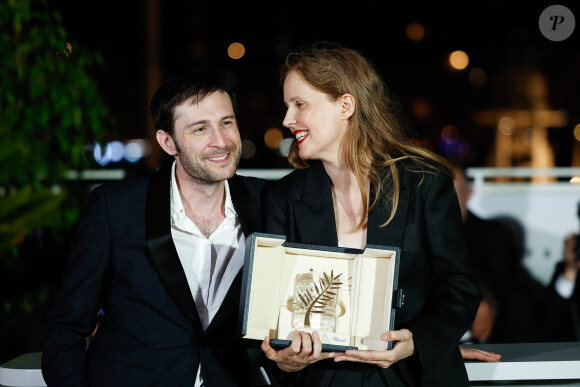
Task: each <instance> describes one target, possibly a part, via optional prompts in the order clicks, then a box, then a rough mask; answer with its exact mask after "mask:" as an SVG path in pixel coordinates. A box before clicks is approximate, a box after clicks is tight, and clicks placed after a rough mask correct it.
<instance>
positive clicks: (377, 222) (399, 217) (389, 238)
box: [367, 171, 410, 247]
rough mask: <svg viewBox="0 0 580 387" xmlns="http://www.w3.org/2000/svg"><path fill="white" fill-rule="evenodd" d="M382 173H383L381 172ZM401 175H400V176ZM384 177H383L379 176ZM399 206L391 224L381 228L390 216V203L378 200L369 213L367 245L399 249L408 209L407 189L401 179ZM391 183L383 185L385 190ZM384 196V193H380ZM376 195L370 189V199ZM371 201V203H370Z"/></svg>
mask: <svg viewBox="0 0 580 387" xmlns="http://www.w3.org/2000/svg"><path fill="white" fill-rule="evenodd" d="M382 172H383V173H384V171H382ZM400 175H401V174H400ZM381 177H384V176H381ZM400 183H401V185H400V191H399V204H398V207H397V212H396V214H395V217H394V218H393V220H391V222H390V223H389V224H388V225H386V226H384V227H381V225H382V224H384V223H385V222H386V221H387V219H389V216H390V215H391V208H390V205H391V203H390V201H388V202H385V201H384V200H382V201H381V200H380V199H379V201H378V202H377V203H376V204H375V206H374V207H373V208H372V210H371V211H370V212H369V220H368V229H367V244H372V245H382V246H393V247H401V245H402V242H403V233H404V231H405V224H406V221H407V209H408V207H409V194H410V193H409V189H408V188H407V186H406V184H405V181H404V179H403V178H401V179H400ZM390 187H391V183H390V182H387V183H385V187H384V188H385V189H390ZM382 194H383V195H384V191H382ZM375 195H376V192H375V190H374V189H373V188H372V187H371V195H370V196H371V198H374V197H375ZM372 200H373V199H371V203H372Z"/></svg>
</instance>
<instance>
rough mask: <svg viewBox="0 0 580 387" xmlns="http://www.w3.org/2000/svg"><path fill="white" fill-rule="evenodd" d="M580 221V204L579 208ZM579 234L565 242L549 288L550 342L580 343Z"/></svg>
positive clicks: (548, 329)
mask: <svg viewBox="0 0 580 387" xmlns="http://www.w3.org/2000/svg"><path fill="white" fill-rule="evenodd" d="M578 217H579V218H580V203H579V204H578ZM579 238H580V234H577V233H570V234H568V235H567V236H566V238H565V239H564V259H563V260H562V262H560V263H559V264H558V265H557V266H556V270H555V272H554V277H553V279H552V282H551V284H550V287H549V288H548V302H547V303H546V304H547V306H548V310H547V311H546V330H545V331H546V333H547V334H548V336H547V337H545V340H547V341H578V340H580V284H579V282H580V277H579V276H578V271H579V270H580V242H579V241H578V239H579Z"/></svg>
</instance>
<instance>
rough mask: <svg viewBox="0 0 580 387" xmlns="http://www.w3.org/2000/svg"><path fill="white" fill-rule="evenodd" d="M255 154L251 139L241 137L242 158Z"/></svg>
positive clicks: (254, 146)
mask: <svg viewBox="0 0 580 387" xmlns="http://www.w3.org/2000/svg"><path fill="white" fill-rule="evenodd" d="M255 154H256V144H254V142H253V141H252V140H249V139H247V138H246V139H243V140H242V158H244V159H249V158H252V157H254V155H255Z"/></svg>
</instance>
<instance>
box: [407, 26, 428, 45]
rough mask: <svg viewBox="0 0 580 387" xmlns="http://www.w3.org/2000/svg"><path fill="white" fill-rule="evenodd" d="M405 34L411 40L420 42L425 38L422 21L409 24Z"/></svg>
mask: <svg viewBox="0 0 580 387" xmlns="http://www.w3.org/2000/svg"><path fill="white" fill-rule="evenodd" d="M405 34H406V35H407V38H408V39H409V40H412V41H414V42H420V41H421V40H423V39H424V38H425V28H424V27H423V25H422V24H421V23H417V22H413V23H410V24H409V25H407V28H405Z"/></svg>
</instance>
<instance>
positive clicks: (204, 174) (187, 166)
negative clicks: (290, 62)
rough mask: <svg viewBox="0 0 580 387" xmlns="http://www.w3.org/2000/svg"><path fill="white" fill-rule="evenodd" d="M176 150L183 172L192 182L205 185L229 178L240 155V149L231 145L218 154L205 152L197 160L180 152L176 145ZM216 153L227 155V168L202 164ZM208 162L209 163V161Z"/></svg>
mask: <svg viewBox="0 0 580 387" xmlns="http://www.w3.org/2000/svg"><path fill="white" fill-rule="evenodd" d="M176 145H177V143H176ZM176 148H177V152H178V153H177V154H178V156H179V160H180V161H181V165H182V166H183V169H184V170H185V172H187V174H188V175H189V176H190V177H191V178H192V179H193V180H196V181H199V182H203V183H205V184H215V183H219V182H221V181H224V180H227V179H229V178H231V177H232V176H233V175H234V174H235V173H236V169H237V168H238V163H239V162H240V157H241V155H242V152H241V150H240V148H239V147H237V146H236V145H233V144H232V145H230V146H227V147H224V148H223V149H220V150H219V152H211V153H210V152H206V153H204V154H201V155H200V157H199V158H196V157H191V156H190V155H189V154H188V153H187V152H182V151H181V149H180V147H179V146H178V145H177V146H176ZM216 153H217V154H222V155H223V154H224V153H229V155H228V157H229V158H230V162H229V164H228V166H227V167H223V168H220V167H212V166H211V165H208V164H206V163H204V162H203V161H204V160H207V159H208V158H209V157H214V156H216ZM208 162H209V163H211V161H208Z"/></svg>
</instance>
